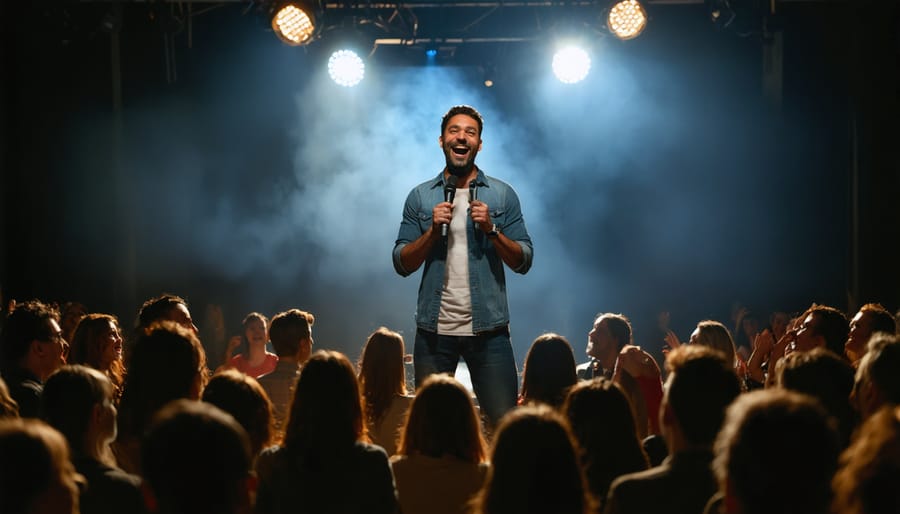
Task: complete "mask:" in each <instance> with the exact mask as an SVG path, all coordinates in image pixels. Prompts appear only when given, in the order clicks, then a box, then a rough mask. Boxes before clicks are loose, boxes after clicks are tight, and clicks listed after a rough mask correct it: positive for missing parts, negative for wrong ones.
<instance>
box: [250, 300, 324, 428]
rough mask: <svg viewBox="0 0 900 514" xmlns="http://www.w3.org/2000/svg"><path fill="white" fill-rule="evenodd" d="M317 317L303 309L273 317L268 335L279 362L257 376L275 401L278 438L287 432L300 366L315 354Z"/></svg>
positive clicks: (288, 311) (273, 404)
mask: <svg viewBox="0 0 900 514" xmlns="http://www.w3.org/2000/svg"><path fill="white" fill-rule="evenodd" d="M315 321H316V318H315V317H314V316H313V315H312V314H310V313H308V312H303V311H301V310H300V309H290V310H287V311H284V312H280V313H278V314H276V315H275V317H274V318H272V326H271V327H270V328H269V337H270V338H271V340H272V346H274V347H275V353H276V354H277V355H278V363H277V364H275V369H274V370H273V371H272V372H271V373H268V374H265V375H263V376H261V377H259V379H258V380H259V385H261V386H262V387H263V389H265V391H266V394H268V396H269V400H271V402H272V409H273V415H274V417H275V431H276V439H277V440H279V441H280V440H281V436H282V435H283V433H284V422H285V420H286V419H287V411H288V406H289V405H290V403H291V398H293V396H294V386H295V385H296V384H297V377H299V376H300V368H301V367H302V366H303V364H304V363H305V362H306V361H307V360H309V356H310V354H312V346H313V337H312V326H313V323H315Z"/></svg>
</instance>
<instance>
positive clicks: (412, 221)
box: [392, 189, 422, 277]
mask: <svg viewBox="0 0 900 514" xmlns="http://www.w3.org/2000/svg"><path fill="white" fill-rule="evenodd" d="M420 203H421V202H420V199H419V195H418V193H417V191H416V190H415V189H413V190H412V191H410V193H409V195H408V196H407V197H406V203H405V204H404V205H403V219H402V220H401V221H400V230H399V231H398V232H397V241H396V242H394V251H393V252H392V258H393V261H394V270H395V271H396V272H397V274H399V275H400V276H402V277H406V276H409V275H410V274H411V273H412V272H413V271H415V270H407V269H405V268H404V267H403V263H402V262H401V261H400V252H401V251H403V248H404V247H405V246H406V245H408V244H409V243H411V242H413V241H415V240H416V239H418V238H419V237H420V236H421V235H422V229H421V227H420V226H419V220H418V215H419V204H420Z"/></svg>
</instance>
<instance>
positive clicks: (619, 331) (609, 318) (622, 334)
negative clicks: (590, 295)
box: [597, 312, 632, 350]
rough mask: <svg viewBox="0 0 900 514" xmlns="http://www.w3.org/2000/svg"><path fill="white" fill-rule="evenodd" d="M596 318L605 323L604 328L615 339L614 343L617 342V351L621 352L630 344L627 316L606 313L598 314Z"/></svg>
mask: <svg viewBox="0 0 900 514" xmlns="http://www.w3.org/2000/svg"><path fill="white" fill-rule="evenodd" d="M597 318H599V319H600V320H603V321H606V328H608V329H609V333H610V334H611V335H612V336H613V337H614V338H616V342H618V346H617V349H618V350H621V349H622V348H623V347H624V346H625V345H627V344H631V343H632V331H631V321H629V320H628V317H627V316H625V315H624V314H614V313H612V312H606V313H600V314H598V315H597Z"/></svg>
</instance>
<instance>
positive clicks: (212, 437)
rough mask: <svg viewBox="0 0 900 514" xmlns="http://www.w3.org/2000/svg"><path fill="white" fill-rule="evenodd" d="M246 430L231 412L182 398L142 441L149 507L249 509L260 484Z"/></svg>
mask: <svg viewBox="0 0 900 514" xmlns="http://www.w3.org/2000/svg"><path fill="white" fill-rule="evenodd" d="M251 463H252V456H251V453H250V442H249V439H248V438H247V433H246V432H245V431H244V429H243V428H241V426H240V424H238V422H237V421H235V420H234V418H232V417H231V416H230V415H228V414H226V413H225V412H222V411H221V410H219V409H218V408H216V407H214V406H212V405H209V404H206V403H201V402H195V401H190V400H178V401H175V402H172V403H170V404H168V405H167V406H166V407H164V408H163V409H161V410H160V411H159V412H158V413H157V414H156V415H155V416H154V419H153V422H152V424H151V425H150V427H149V430H148V431H147V433H146V435H145V436H144V439H143V443H142V445H141V471H142V476H143V477H144V484H145V487H144V490H145V491H146V494H145V496H146V501H147V507H148V510H149V511H150V512H159V513H163V514H250V513H251V512H252V511H253V508H252V500H251V498H252V496H253V491H254V489H255V487H256V479H255V478H254V476H253V469H252V464H251Z"/></svg>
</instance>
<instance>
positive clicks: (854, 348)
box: [844, 303, 897, 366]
mask: <svg viewBox="0 0 900 514" xmlns="http://www.w3.org/2000/svg"><path fill="white" fill-rule="evenodd" d="M877 332H885V333H887V334H889V335H893V334H896V333H897V320H895V319H894V316H893V315H892V314H891V313H890V312H889V311H888V310H887V309H885V308H884V307H882V306H881V305H880V304H877V303H867V304H865V305H863V306H862V307H860V308H859V311H858V312H857V313H856V315H854V316H853V319H851V320H850V334H849V335H848V337H847V342H846V343H844V353H845V354H846V355H847V358H848V359H850V362H852V363H853V365H854V366H857V365H858V364H859V360H860V359H862V357H863V355H865V354H866V343H868V342H869V339H870V338H871V337H872V334H875V333H877Z"/></svg>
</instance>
